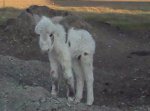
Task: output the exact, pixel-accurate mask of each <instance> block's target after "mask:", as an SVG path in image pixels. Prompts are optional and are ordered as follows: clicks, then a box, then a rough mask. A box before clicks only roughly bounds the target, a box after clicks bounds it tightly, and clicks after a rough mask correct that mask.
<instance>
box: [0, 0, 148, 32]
mask: <svg viewBox="0 0 150 111" xmlns="http://www.w3.org/2000/svg"><path fill="white" fill-rule="evenodd" d="M33 4H37V5H46V6H48V7H50V8H53V9H57V10H66V11H71V12H73V13H77V14H79V15H81V16H82V17H83V18H85V19H86V20H92V19H95V20H96V21H103V22H107V23H109V24H111V25H113V26H117V27H120V28H127V29H142V28H146V29H147V28H150V6H149V5H147V4H145V5H143V6H142V5H140V6H139V4H138V5H137V6H136V5H134V6H131V4H130V3H127V4H124V5H121V6H120V5H119V4H118V5H117V3H116V5H112V6H110V5H109V6H108V7H107V6H105V7H102V6H99V7H74V6H69V7H68V6H67V7H64V6H58V5H53V4H52V2H51V1H48V0H44V1H41V0H37V1H35V0H32V2H31V1H26V2H23V1H22V2H21V3H17V4H14V2H10V3H7V5H6V6H14V7H15V8H26V7H28V6H29V5H33ZM148 4H149V3H148ZM20 11H21V10H20V9H14V8H4V9H1V10H0V15H1V16H0V24H1V23H2V22H3V21H5V20H7V19H8V18H12V17H15V16H17V15H18V14H19V13H20Z"/></svg>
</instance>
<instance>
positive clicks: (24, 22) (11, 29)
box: [0, 6, 91, 60]
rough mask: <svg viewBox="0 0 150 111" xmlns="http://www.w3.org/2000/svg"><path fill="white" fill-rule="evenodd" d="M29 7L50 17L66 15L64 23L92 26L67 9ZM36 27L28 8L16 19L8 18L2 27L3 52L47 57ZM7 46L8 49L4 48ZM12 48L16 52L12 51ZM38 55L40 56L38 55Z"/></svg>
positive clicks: (24, 56) (0, 28) (23, 56)
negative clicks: (36, 33) (42, 52)
mask: <svg viewBox="0 0 150 111" xmlns="http://www.w3.org/2000/svg"><path fill="white" fill-rule="evenodd" d="M28 9H30V10H31V11H32V13H35V14H38V15H45V16H48V17H53V16H65V19H63V23H65V24H69V25H71V26H74V27H76V28H84V29H87V30H89V29H91V26H90V25H89V24H88V23H87V22H85V21H84V20H82V19H81V18H80V17H78V16H76V15H73V14H71V13H69V12H66V11H58V10H53V9H50V8H48V7H46V6H31V7H29V8H28ZM34 27H35V24H34V22H33V19H32V18H31V16H29V14H28V13H27V12H26V10H24V11H22V13H21V14H20V15H19V16H18V17H17V18H16V19H9V20H7V21H6V22H5V23H4V24H3V25H2V26H1V27H0V36H1V41H3V43H2V44H3V45H4V46H3V48H2V49H1V50H3V51H4V52H2V53H1V54H6V53H7V54H9V55H12V56H15V57H19V58H23V59H30V58H31V57H33V56H34V55H35V58H33V59H40V58H47V57H46V56H44V57H43V55H41V53H40V49H39V47H38V37H36V35H35V33H34ZM20 46H21V47H20ZM5 47H7V50H5V49H4V48H5ZM11 50H13V51H14V52H13V53H10V51H11ZM36 55H39V56H38V57H37V56H36ZM44 60H47V59H44Z"/></svg>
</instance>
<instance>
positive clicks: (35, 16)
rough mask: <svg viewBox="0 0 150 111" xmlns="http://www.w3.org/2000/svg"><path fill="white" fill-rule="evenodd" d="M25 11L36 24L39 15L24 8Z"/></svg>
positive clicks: (39, 17) (39, 18)
mask: <svg viewBox="0 0 150 111" xmlns="http://www.w3.org/2000/svg"><path fill="white" fill-rule="evenodd" d="M26 12H27V13H28V15H29V16H30V17H31V19H32V20H33V22H34V24H37V23H38V22H39V21H40V20H41V16H39V15H37V14H33V13H32V11H31V10H30V9H26Z"/></svg>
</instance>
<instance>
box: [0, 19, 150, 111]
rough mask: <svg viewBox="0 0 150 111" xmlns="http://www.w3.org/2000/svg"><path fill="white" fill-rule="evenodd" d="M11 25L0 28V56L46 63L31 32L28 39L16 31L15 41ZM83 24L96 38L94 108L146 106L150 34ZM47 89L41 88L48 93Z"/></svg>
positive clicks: (149, 92) (92, 22)
mask: <svg viewBox="0 0 150 111" xmlns="http://www.w3.org/2000/svg"><path fill="white" fill-rule="evenodd" d="M12 21H13V22H14V20H13V19H12V20H9V22H7V25H8V23H10V24H9V25H8V26H9V27H6V25H5V24H4V25H2V26H1V27H0V54H1V55H9V56H14V57H17V58H20V59H23V60H38V61H44V62H48V60H47V55H46V54H45V55H42V54H41V52H40V49H39V47H38V40H37V39H33V38H32V37H33V36H35V35H34V33H33V30H32V28H31V29H29V31H30V33H29V34H30V36H31V35H32V37H30V36H28V35H25V36H23V35H22V34H21V33H22V32H24V30H23V29H19V31H18V29H17V30H16V32H15V33H17V34H18V35H19V34H20V36H17V37H16V35H13V32H11V26H12V25H11V24H13V23H12ZM15 22H16V21H15ZM17 22H19V21H17ZM87 22H88V23H89V24H90V25H91V26H92V30H93V32H94V33H95V34H96V36H95V37H94V39H95V41H96V54H95V57H94V78H95V83H94V94H95V102H94V105H99V106H102V105H106V106H113V107H118V108H120V107H121V108H124V107H125V108H126V109H127V108H130V107H135V106H147V105H150V85H149V83H150V30H132V31H131V30H121V29H119V28H118V27H113V26H111V25H110V24H108V23H103V22H99V21H97V20H89V21H87ZM27 26H28V24H26V25H25V27H24V28H26V27H27ZM16 27H19V26H16ZM4 29H5V30H4ZM13 31H14V30H13ZM35 37H36V36H35ZM31 43H32V44H31ZM30 85H32V84H30ZM47 85H48V84H46V85H43V86H42V87H44V88H46V89H48V87H47ZM48 90H49V89H48ZM61 96H64V95H61ZM84 98H85V97H84ZM84 101H85V99H84V100H83V102H84ZM139 111H143V110H139Z"/></svg>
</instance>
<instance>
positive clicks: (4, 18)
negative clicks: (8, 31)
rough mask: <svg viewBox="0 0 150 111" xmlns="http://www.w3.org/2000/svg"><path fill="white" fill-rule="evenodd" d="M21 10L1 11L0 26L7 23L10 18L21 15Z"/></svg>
mask: <svg viewBox="0 0 150 111" xmlns="http://www.w3.org/2000/svg"><path fill="white" fill-rule="evenodd" d="M20 12H21V10H19V9H15V8H1V9H0V24H2V23H3V22H5V21H7V20H8V19H9V18H15V17H17V16H18V15H19V14H20Z"/></svg>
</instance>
